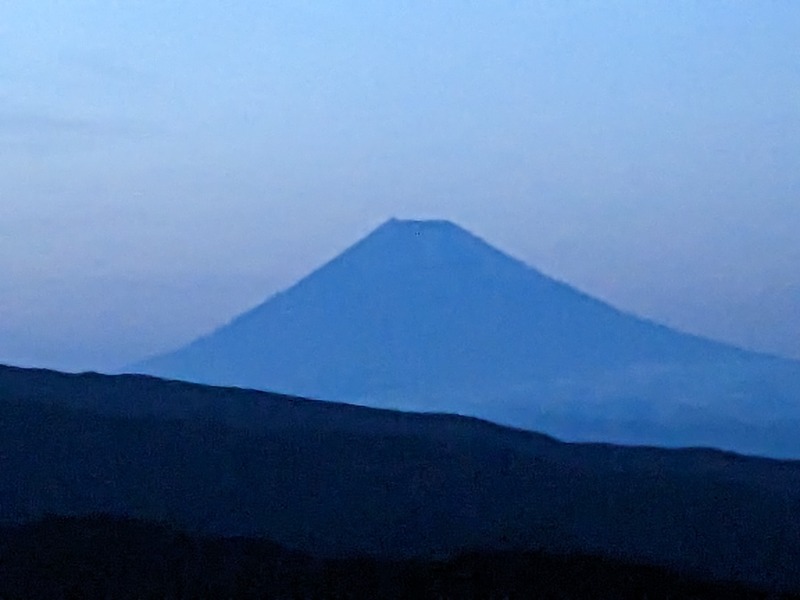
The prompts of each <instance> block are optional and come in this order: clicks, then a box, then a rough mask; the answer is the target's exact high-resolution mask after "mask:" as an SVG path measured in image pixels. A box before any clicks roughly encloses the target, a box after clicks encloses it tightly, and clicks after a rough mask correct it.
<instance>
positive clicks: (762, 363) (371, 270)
mask: <svg viewBox="0 0 800 600" xmlns="http://www.w3.org/2000/svg"><path fill="white" fill-rule="evenodd" d="M128 370H129V371H131V372H138V373H148V374H152V375H157V376H160V377H168V378H172V379H183V380H186V381H194V382H199V383H208V384H213V385H232V386H239V387H246V388H254V389H262V390H267V391H275V392H282V393H288V394H294V395H300V396H305V397H311V398H319V399H324V400H336V401H340V402H350V403H355V404H362V405H367V406H375V407H380V408H396V409H401V410H417V411H434V412H453V413H458V414H465V415H472V416H477V417H480V418H483V419H488V420H491V421H494V422H497V423H502V424H506V425H511V426H514V427H521V428H525V429H531V430H534V431H544V432H547V433H550V434H552V435H556V436H558V437H561V438H563V439H570V440H574V441H606V442H615V443H626V444H653V445H661V446H665V445H666V446H685V445H703V446H714V447H720V448H726V449H730V450H736V451H739V452H746V453H757V454H763V455H769V456H775V457H794V458H800V363H797V362H792V361H788V360H780V359H777V358H772V357H767V356H763V355H758V354H754V353H749V352H745V351H743V350H740V349H737V348H733V347H730V346H726V345H723V344H720V343H716V342H712V341H709V340H705V339H701V338H699V337H695V336H691V335H687V334H684V333H681V332H678V331H675V330H672V329H669V328H667V327H663V326H661V325H658V324H655V323H653V322H650V321H646V320H643V319H639V318H636V317H634V316H632V315H630V314H626V313H624V312H621V311H619V310H617V309H615V308H613V307H611V306H609V305H608V304H605V303H603V302H601V301H599V300H597V299H595V298H592V297H590V296H588V295H586V294H584V293H581V292H580V291H578V290H576V289H574V288H572V287H570V286H568V285H566V284H563V283H561V282H558V281H555V280H553V279H551V278H549V277H547V276H545V275H544V274H542V273H540V272H539V271H537V270H535V269H533V268H531V267H529V266H527V265H525V264H523V263H521V262H520V261H518V260H516V259H514V258H511V257H510V256H508V255H506V254H504V253H502V252H500V251H498V250H496V249H495V248H493V247H491V246H490V245H488V244H487V243H485V242H484V241H483V240H480V239H479V238H477V237H475V236H473V235H472V234H470V233H468V232H467V231H465V230H463V229H461V228H459V227H458V226H456V225H454V224H452V223H449V222H445V221H398V220H392V221H389V222H387V223H385V224H384V225H383V226H381V227H379V228H378V229H377V230H376V231H374V232H373V233H372V234H370V235H369V236H368V237H366V238H365V239H363V240H361V241H360V242H358V243H357V244H355V245H354V246H352V247H351V248H349V249H348V250H346V251H345V252H344V253H343V254H341V255H339V256H338V257H336V258H335V259H333V260H332V261H330V262H329V263H327V264H325V265H324V266H322V267H321V268H320V269H318V270H317V271H315V272H314V273H312V274H311V275H309V276H308V277H306V278H305V279H303V280H301V281H300V282H299V283H297V284H296V285H294V286H292V287H291V288H289V289H288V290H286V291H284V292H282V293H280V294H277V295H275V296H273V297H271V298H269V299H268V300H267V301H265V302H264V303H263V304H261V305H259V306H257V307H255V308H254V309H252V310H251V311H249V312H247V313H246V314H243V315H241V316H239V317H237V318H236V319H234V320H233V321H231V322H230V323H229V324H227V325H226V326H224V327H222V328H220V329H219V330H217V331H214V332H212V333H210V334H209V335H207V336H204V337H202V338H200V339H198V340H196V341H195V342H193V343H192V344H190V345H189V346H187V347H185V348H181V349H178V350H176V351H174V352H171V353H168V354H165V355H163V356H158V357H154V358H152V359H150V360H147V361H144V362H142V363H140V364H138V365H134V366H132V367H130V369H128Z"/></svg>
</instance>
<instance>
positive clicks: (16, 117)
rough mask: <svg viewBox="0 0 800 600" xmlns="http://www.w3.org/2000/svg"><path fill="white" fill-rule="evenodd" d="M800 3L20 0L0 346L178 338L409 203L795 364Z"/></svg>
mask: <svg viewBox="0 0 800 600" xmlns="http://www.w3.org/2000/svg"><path fill="white" fill-rule="evenodd" d="M798 31H800V3H798V2H795V1H793V0H791V1H790V0H785V1H778V0H775V1H771V2H701V1H699V0H697V1H680V0H678V1H672V0H669V1H668V0H664V1H662V2H642V1H641V0H636V1H631V2H613V1H611V2H599V1H598V2H577V1H570V2H566V1H564V2H562V1H558V2H557V1H552V2H535V1H530V2H521V1H505V2H475V1H471V0H461V1H458V2H456V1H449V2H448V1H442V2H430V1H429V0H427V1H422V0H419V1H411V0H409V1H402V2H391V3H390V2H386V3H380V2H374V1H370V2H367V1H348V2H345V1H342V2H322V1H319V2H308V1H301V0H291V1H289V0H287V1H274V2H270V1H245V0H241V1H232V2H226V3H222V2H211V1H205V0H197V1H195V2H191V3H190V2H170V1H168V0H160V1H155V0H153V1H149V2H146V1H142V2H135V3H134V2H121V1H109V0H104V1H82V0H63V1H55V0H37V1H36V2H30V3H29V2H4V3H2V4H0V361H2V362H10V363H16V364H24V365H40V366H49V367H56V368H64V369H86V368H97V369H104V368H111V367H115V366H119V365H121V364H124V363H127V362H130V361H133V360H135V359H138V358H141V357H143V356H146V355H150V354H153V353H155V352H160V351H163V350H167V349H170V348H172V347H174V346H177V345H180V344H182V343H184V342H186V341H188V340H190V339H192V338H193V337H195V336H196V335H198V334H200V333H202V332H205V331H207V330H208V329H209V328H212V327H215V326H217V325H220V324H222V323H224V322H226V321H227V320H229V318H230V317H232V316H233V315H235V314H236V313H238V312H240V311H241V310H243V309H246V308H249V307H250V306H252V305H254V304H256V303H257V302H259V301H260V300H262V299H264V298H265V297H266V296H268V295H270V294H271V293H273V292H274V291H277V290H278V289H280V288H282V287H285V286H286V285H288V284H290V283H292V282H293V281H294V280H296V279H297V278H299V277H301V276H302V275H304V274H305V273H306V272H308V271H309V270H310V269H312V268H313V267H315V266H317V265H318V264H319V263H321V262H322V261H324V260H327V259H328V258H330V257H332V256H333V255H335V254H336V253H338V252H339V251H341V250H342V249H344V248H345V247H346V246H348V245H349V244H350V243H352V242H353V241H355V240H356V239H357V238H359V237H361V236H363V235H365V234H366V233H368V232H369V231H370V230H371V229H372V228H374V227H375V226H377V225H378V224H380V223H381V222H382V221H384V220H385V219H386V218H389V217H391V216H397V217H406V218H427V217H437V218H447V219H450V220H453V221H455V222H457V223H459V224H461V225H462V226H464V227H466V228H468V229H470V230H472V231H474V232H475V233H477V234H478V235H480V236H481V237H483V238H485V239H486V240H488V241H490V242H491V243H493V244H495V245H497V246H498V247H500V248H501V249H504V250H506V251H508V252H510V253H512V254H513V255H515V256H517V257H519V258H522V259H523V260H525V261H526V262H528V263H530V264H533V265H535V266H537V267H539V268H540V269H542V270H543V271H545V272H546V273H549V274H551V275H553V276H556V277H558V278H559V279H563V280H566V281H568V282H570V283H573V284H575V285H577V286H578V287H580V288H582V289H584V290H586V291H588V292H590V293H592V294H595V295H597V296H600V297H602V298H604V299H607V300H610V301H612V302H613V303H614V304H616V305H618V306H620V307H622V308H625V309H628V310H630V311H632V312H635V313H637V314H640V315H645V316H649V317H652V318H655V319H657V320H660V321H663V322H666V323H668V324H671V325H675V326H679V327H681V328H682V329H685V330H689V331H692V332H696V333H701V334H705V335H708V336H712V337H716V338H719V339H723V340H727V341H732V342H735V343H738V344H741V345H745V346H748V347H751V348H756V349H761V350H768V351H772V352H776V353H780V354H784V355H790V356H795V357H798V358H800V266H798V265H800V233H798V232H800V35H798Z"/></svg>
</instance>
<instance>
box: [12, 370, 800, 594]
mask: <svg viewBox="0 0 800 600" xmlns="http://www.w3.org/2000/svg"><path fill="white" fill-rule="evenodd" d="M98 511H100V512H104V513H108V514H114V515H127V516H132V517H137V518H144V519H155V520H160V521H165V520H166V521H168V522H171V523H173V524H175V525H176V526H179V527H181V528H182V529H185V530H188V531H196V532H202V533H210V534H223V535H249V536H263V537H267V538H269V539H272V540H275V541H276V542H278V543H280V544H282V545H285V546H287V547H290V548H295V549H298V550H301V551H304V552H309V553H314V554H321V555H324V556H339V557H341V556H349V555H353V554H359V555H362V554H368V555H372V556H377V557H383V558H389V557H409V556H417V557H427V558H430V557H435V556H451V555H453V554H454V553H459V552H462V551H466V550H477V551H481V552H483V551H494V550H503V549H517V550H527V549H544V550H547V551H554V552H562V551H567V552H582V553H589V554H597V555H600V556H609V557H613V558H618V559H622V560H627V561H634V562H643V563H646V564H654V565H660V566H664V567H669V568H672V569H677V570H678V571H680V572H683V573H689V574H694V575H698V576H702V577H716V578H720V579H722V580H742V581H747V582H751V583H766V584H769V585H787V586H792V587H797V588H800V572H798V565H800V561H798V557H800V523H798V521H797V519H796V518H795V516H796V514H798V511H800V463H798V462H793V461H785V462H782V461H775V460H768V459H757V458H746V457H742V456H738V455H733V454H726V453H722V452H718V451H712V450H660V449H655V448H622V447H614V446H607V445H593V444H587V445H574V444H564V443H561V442H558V441H556V440H554V439H552V438H549V437H547V436H542V435H539V434H535V433H530V432H525V431H518V430H510V429H506V428H503V427H499V426H497V425H492V424H490V423H486V422H483V421H479V420H476V419H472V418H466V417H459V416H453V415H419V414H405V413H398V412H394V411H383V410H376V409H369V408H363V407H356V406H347V405H340V404H335V403H325V402H314V401H309V400H300V399H293V398H287V397H281V396H275V395H271V394H265V393H258V392H252V391H246V390H236V389H221V388H210V387H204V386H199V385H193V384H187V383H180V382H174V381H172V382H170V381H159V380H157V379H153V378H150V377H141V376H117V377H109V376H101V375H64V374H59V373H52V372H48V371H31V370H24V369H9V368H0V520H3V521H7V522H9V521H10V522H19V521H27V520H31V519H37V518H40V517H41V516H42V515H45V514H47V513H55V514H61V515H80V514H87V513H92V512H98Z"/></svg>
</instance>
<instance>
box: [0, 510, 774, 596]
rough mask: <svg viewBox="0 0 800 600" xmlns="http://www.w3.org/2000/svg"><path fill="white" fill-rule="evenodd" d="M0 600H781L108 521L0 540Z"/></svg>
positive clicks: (624, 574)
mask: <svg viewBox="0 0 800 600" xmlns="http://www.w3.org/2000/svg"><path fill="white" fill-rule="evenodd" d="M0 597H2V598H7V599H12V598H20V599H23V598H24V600H39V599H46V600H52V599H53V598H69V597H72V598H83V599H87V600H89V599H93V598H97V599H102V600H105V599H106V598H115V599H118V600H122V599H125V598H130V599H132V600H133V599H136V600H140V599H142V598H351V599H359V598H364V599H369V600H373V599H375V598H397V599H400V598H413V599H414V600H425V599H428V598H429V599H431V600H439V599H442V598H454V599H455V598H459V599H460V598H561V599H564V600H571V599H578V598H581V599H584V598H591V599H592V600H595V599H602V598H608V599H614V600H619V599H626V598H630V599H635V600H640V599H641V598H645V597H646V598H651V599H654V600H655V599H664V600H666V599H668V598H695V599H698V600H699V599H704V598H725V599H726V600H738V599H745V598H747V599H751V598H753V599H755V598H768V597H769V598H780V597H786V598H788V597H789V596H788V595H786V596H779V595H778V594H776V593H773V592H772V591H771V590H767V589H764V590H762V589H755V588H747V587H744V586H741V585H734V584H730V583H722V582H713V581H701V580H697V579H692V578H687V577H685V576H682V575H680V574H677V573H673V572H670V571H667V570H664V569H658V568H655V567H651V566H646V565H636V564H628V563H624V562H620V561H613V560H609V559H604V558H600V557H594V556H585V555H553V554H547V553H542V552H499V553H471V554H468V555H465V556H460V557H457V558H453V559H450V560H446V561H433V560H431V561H418V560H415V561H386V560H376V559H374V558H369V557H363V558H356V559H349V560H331V559H318V558H315V557H311V556H307V555H304V554H301V553H298V552H293V551H290V550H287V549H285V548H282V547H280V546H278V545H275V544H272V543H270V542H269V541H266V540H263V539H249V538H220V537H208V536H197V535H187V534H186V533H184V532H181V531H178V530H176V529H174V528H172V527H169V526H166V525H163V524H159V523H153V522H146V521H136V520H131V519H118V518H113V517H109V516H106V515H92V516H90V517H85V518H53V517H50V518H47V519H44V520H42V521H39V522H36V523H32V524H28V525H25V526H22V527H16V528H9V529H6V530H0Z"/></svg>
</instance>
